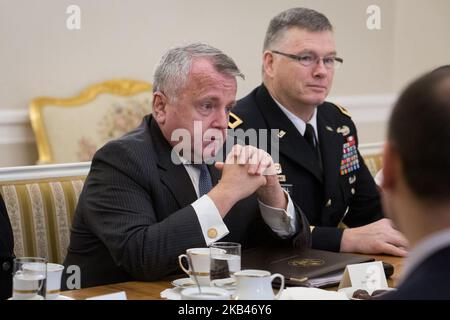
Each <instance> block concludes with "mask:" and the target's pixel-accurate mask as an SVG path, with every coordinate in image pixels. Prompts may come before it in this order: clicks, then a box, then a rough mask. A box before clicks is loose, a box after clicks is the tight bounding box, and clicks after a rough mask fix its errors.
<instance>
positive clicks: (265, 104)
mask: <svg viewBox="0 0 450 320" xmlns="http://www.w3.org/2000/svg"><path fill="white" fill-rule="evenodd" d="M256 102H257V105H258V107H259V108H260V112H261V114H262V115H263V117H264V118H265V121H266V123H267V124H268V127H269V129H279V130H280V132H281V130H282V131H284V132H285V133H284V135H283V136H282V137H281V138H280V139H279V144H280V153H282V154H283V155H285V156H286V157H288V158H289V159H291V160H292V161H294V162H296V163H298V164H299V165H301V166H303V167H304V168H305V169H307V170H308V171H310V172H311V173H312V174H313V175H314V176H315V177H316V178H317V179H318V180H319V181H321V182H322V181H323V176H322V173H321V170H320V167H319V165H318V163H317V160H316V157H315V155H314V153H313V151H312V150H311V148H310V147H309V145H308V143H307V142H306V140H305V139H304V138H303V136H302V135H301V134H300V132H298V130H297V128H296V127H295V126H294V124H293V123H292V122H291V121H290V120H289V119H288V117H286V115H285V114H284V113H283V111H282V110H281V109H280V108H279V107H278V105H277V104H276V102H275V101H274V100H273V99H272V97H271V96H270V94H269V92H268V91H267V89H266V87H265V86H264V85H261V87H260V88H259V90H258V92H257V93H256ZM272 152H273V150H272Z"/></svg>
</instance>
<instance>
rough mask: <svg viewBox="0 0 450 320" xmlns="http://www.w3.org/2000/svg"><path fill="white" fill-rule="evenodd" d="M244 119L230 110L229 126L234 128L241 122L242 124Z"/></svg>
mask: <svg viewBox="0 0 450 320" xmlns="http://www.w3.org/2000/svg"><path fill="white" fill-rule="evenodd" d="M243 122H244V121H243V120H242V119H241V118H239V117H238V116H237V115H235V114H234V113H233V112H230V115H229V118H228V128H230V129H234V128H236V127H237V126H239V125H240V124H242V123H243Z"/></svg>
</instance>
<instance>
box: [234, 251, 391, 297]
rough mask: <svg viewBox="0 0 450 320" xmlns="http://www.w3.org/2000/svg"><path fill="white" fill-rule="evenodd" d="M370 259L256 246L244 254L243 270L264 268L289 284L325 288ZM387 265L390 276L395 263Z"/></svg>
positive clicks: (327, 252)
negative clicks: (352, 267) (349, 270)
mask: <svg viewBox="0 0 450 320" xmlns="http://www.w3.org/2000/svg"><path fill="white" fill-rule="evenodd" d="M369 261H374V259H373V258H371V257H366V256H360V255H354V254H349V253H336V252H330V251H322V250H314V249H303V250H300V249H294V248H278V247H277V248H254V249H249V250H245V251H244V252H243V253H242V267H241V269H263V270H268V271H270V272H271V273H281V274H282V275H283V276H284V277H285V282H286V285H289V286H295V285H297V286H313V287H319V288H324V287H328V286H334V285H337V284H338V283H339V282H340V279H341V277H342V274H343V272H344V270H345V267H346V266H347V265H348V264H355V263H363V262H369ZM383 265H384V267H385V272H386V277H388V276H390V274H392V272H391V270H390V269H391V268H392V266H391V265H388V264H384V263H383ZM392 271H393V270H392ZM389 273H390V274H389Z"/></svg>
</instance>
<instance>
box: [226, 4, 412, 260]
mask: <svg viewBox="0 0 450 320" xmlns="http://www.w3.org/2000/svg"><path fill="white" fill-rule="evenodd" d="M332 30H333V29H332V26H331V24H330V22H329V21H328V19H327V18H326V17H325V16H324V15H323V14H321V13H319V12H316V11H314V10H310V9H305V8H293V9H289V10H286V11H284V12H282V13H280V14H279V15H277V16H276V17H274V18H273V19H272V21H271V22H270V25H269V28H268V30H267V33H266V37H265V42H264V53H263V84H262V85H261V86H259V87H257V88H256V89H254V90H253V91H252V92H251V93H250V94H249V95H248V96H246V97H244V98H243V99H241V100H239V101H238V103H237V105H236V106H235V107H234V108H233V110H232V113H231V114H230V124H229V126H230V128H233V129H234V128H236V129H239V128H243V129H250V128H253V129H257V130H264V129H277V130H279V131H278V139H279V140H278V144H279V148H274V149H275V150H271V151H269V152H270V153H271V154H272V156H274V155H275V154H276V153H279V154H278V156H279V167H278V174H279V179H280V182H281V184H282V186H283V187H284V188H285V189H286V190H287V191H289V193H290V195H291V197H292V199H293V200H294V201H295V202H296V203H297V204H298V205H299V206H300V207H301V208H302V210H303V212H304V213H305V215H306V216H307V217H308V219H309V222H310V224H311V229H312V246H313V248H317V249H323V250H331V251H341V252H360V253H368V254H370V253H373V254H376V253H388V254H393V255H399V256H402V255H404V254H405V253H406V251H405V248H404V247H406V246H407V242H406V240H405V239H404V238H403V236H402V235H401V234H400V233H399V232H398V231H397V230H395V229H394V228H393V226H392V224H391V221H390V220H388V219H383V214H382V209H381V205H380V199H379V193H378V190H377V187H376V185H375V183H374V180H373V179H372V176H371V175H370V173H369V171H368V169H367V167H366V165H365V164H364V160H363V159H362V157H361V155H360V153H359V151H358V136H357V133H356V128H355V124H354V123H353V121H352V119H351V118H350V115H349V114H348V112H347V111H346V110H345V109H344V108H342V107H340V106H338V105H335V104H332V103H329V102H324V101H325V98H326V97H327V95H328V92H329V90H330V88H331V84H332V80H333V76H334V70H335V68H336V67H337V66H339V65H340V64H341V63H342V62H343V60H342V59H341V58H338V57H337V54H336V48H335V43H334V39H333V32H332ZM260 147H263V146H260ZM272 147H273V146H272ZM341 222H342V223H343V224H345V225H346V226H347V227H349V228H346V229H342V228H338V225H340V223H341Z"/></svg>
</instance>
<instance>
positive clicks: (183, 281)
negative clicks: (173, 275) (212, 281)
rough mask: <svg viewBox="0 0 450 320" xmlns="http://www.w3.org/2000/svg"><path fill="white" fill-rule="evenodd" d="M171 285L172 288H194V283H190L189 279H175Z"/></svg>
mask: <svg viewBox="0 0 450 320" xmlns="http://www.w3.org/2000/svg"><path fill="white" fill-rule="evenodd" d="M171 283H172V285H173V286H175V287H181V288H187V287H191V286H195V283H194V281H192V279H191V278H181V279H176V280H173V281H172V282H171Z"/></svg>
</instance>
